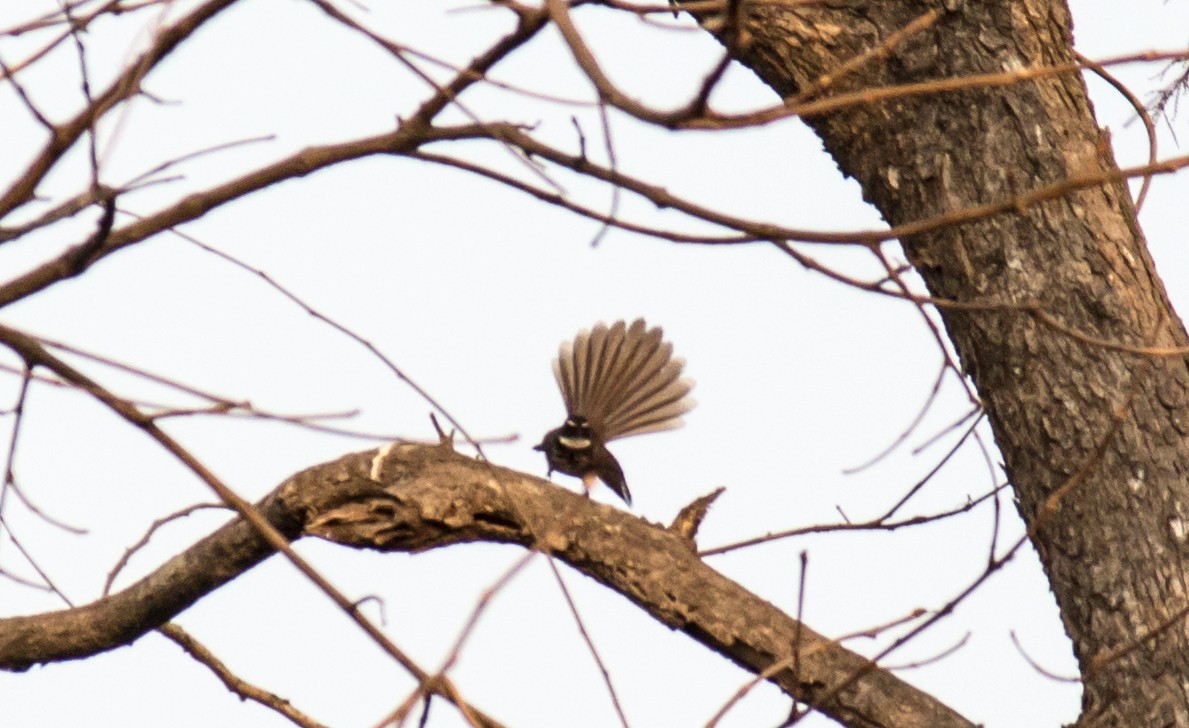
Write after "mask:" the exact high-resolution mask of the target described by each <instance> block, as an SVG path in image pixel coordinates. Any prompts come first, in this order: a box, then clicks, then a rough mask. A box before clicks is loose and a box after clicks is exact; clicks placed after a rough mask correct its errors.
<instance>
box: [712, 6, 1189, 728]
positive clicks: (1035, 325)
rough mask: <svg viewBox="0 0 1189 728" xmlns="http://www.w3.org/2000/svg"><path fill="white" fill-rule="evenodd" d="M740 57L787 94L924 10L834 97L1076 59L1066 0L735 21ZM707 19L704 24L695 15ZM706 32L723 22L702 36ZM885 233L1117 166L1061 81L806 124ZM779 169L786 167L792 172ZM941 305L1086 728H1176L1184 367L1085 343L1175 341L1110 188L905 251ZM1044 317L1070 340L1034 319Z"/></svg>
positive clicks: (1187, 677)
mask: <svg viewBox="0 0 1189 728" xmlns="http://www.w3.org/2000/svg"><path fill="white" fill-rule="evenodd" d="M743 8H744V9H743V21H744V22H743V25H742V27H743V28H744V29H745V31H746V32H745V33H744V34H743V35H742V36H740V38H741V41H742V42H739V43H736V44H735V47H736V48H737V57H738V58H739V59H740V60H742V61H743V62H745V63H746V64H748V65H749V66H750V67H752V68H753V69H754V70H755V71H756V72H757V73H758V74H759V75H760V77H761V78H763V79H764V80H765V82H766V83H768V84H769V85H770V86H771V87H772V88H774V89H775V90H776V91H777V92H778V93H780V94H781V95H782V96H785V97H788V96H791V95H793V94H795V93H796V92H797V91H798V90H799V89H804V88H809V87H810V85H811V84H812V83H813V82H814V81H815V80H817V79H818V78H819V77H821V76H822V75H823V74H825V73H828V72H831V71H834V70H836V69H838V68H839V67H840V66H841V65H842V64H843V63H844V62H846V61H847V60H849V59H852V58H857V57H859V56H862V55H863V54H864V53H865V52H868V51H870V50H872V49H874V48H877V47H879V45H880V44H881V42H882V41H883V40H884V39H886V38H887V37H888V36H889V35H890V34H891V33H893V32H895V31H897V30H898V29H900V28H903V27H904V26H906V25H908V24H909V23H910V22H911V21H913V20H914V19H916V18H918V17H920V16H922V15H924V14H925V13H927V12H929V11H935V12H938V13H939V19H938V20H937V22H936V23H934V24H933V25H932V27H930V28H929V29H928V30H926V31H925V32H923V33H919V34H917V35H915V36H913V37H912V38H910V39H909V40H907V41H905V42H904V43H902V44H901V45H899V46H897V48H896V49H895V50H894V51H893V53H892V54H891V56H890V57H889V58H887V59H886V60H879V61H877V62H873V63H867V64H865V65H864V66H863V67H862V70H861V71H859V72H858V73H855V74H852V75H848V76H846V77H845V79H844V81H843V82H841V83H840V84H837V85H836V86H834V87H832V89H831V93H833V92H835V91H843V90H845V91H854V90H858V89H862V88H876V87H884V86H888V85H892V84H903V83H910V82H920V81H927V80H931V79H943V78H961V77H967V76H970V75H972V74H981V73H1001V72H1004V71H1010V70H1014V69H1019V68H1025V67H1035V66H1054V65H1061V64H1068V63H1072V62H1073V60H1074V58H1073V53H1072V48H1071V43H1072V30H1071V26H1070V18H1069V15H1068V11H1067V9H1066V7H1065V5H1064V3H1063V2H1056V1H1049V0H1023V1H1022V2H1011V3H1000V2H992V3H976V2H961V0H952V1H948V0H947V1H946V2H944V3H942V2H922V1H920V0H916V1H910V2H894V3H884V2H870V1H869V0H854V1H846V0H843V1H839V2H826V3H808V4H805V5H803V6H793V5H790V4H781V3H762V4H755V5H752V4H745V5H744V6H743ZM703 20H704V21H706V20H708V19H707V18H703ZM706 24H707V27H715V28H717V27H720V25H719V24H718V23H715V22H707V23H706ZM807 121H808V122H809V123H810V124H811V125H812V126H813V128H814V129H815V130H816V131H817V132H818V133H819V134H820V135H821V137H822V139H823V141H824V143H825V145H826V148H827V149H828V151H829V152H830V153H831V154H832V155H833V156H834V157H835V159H836V160H837V161H838V164H839V166H840V167H841V168H842V170H843V171H844V172H845V173H846V174H848V175H850V176H852V177H854V178H855V179H856V180H858V182H859V183H860V184H861V186H862V189H863V191H864V194H865V196H866V197H867V199H868V200H869V201H870V202H872V203H873V204H874V205H875V206H876V207H878V209H879V210H880V211H881V212H882V213H883V215H884V217H885V218H886V219H887V221H888V222H889V223H891V224H893V225H899V224H903V223H907V222H912V221H918V220H925V219H928V218H931V217H934V216H937V215H941V214H943V213H947V212H952V211H955V210H960V209H962V208H966V207H969V206H972V205H977V204H980V203H990V202H1000V201H1003V200H1005V199H1010V198H1012V197H1013V196H1014V195H1017V194H1020V193H1022V192H1025V191H1027V190H1030V189H1034V188H1037V187H1040V186H1043V185H1047V184H1053V183H1056V182H1059V181H1061V180H1065V179H1067V178H1069V177H1071V176H1074V175H1078V174H1085V173H1088V172H1093V171H1097V170H1109V169H1113V168H1114V161H1113V159H1112V158H1111V157H1110V154H1109V147H1108V144H1107V143H1106V140H1105V138H1104V135H1103V134H1102V133H1101V132H1100V130H1099V129H1098V127H1097V125H1096V124H1095V122H1094V118H1093V112H1092V109H1091V105H1090V102H1089V100H1088V99H1087V97H1086V89H1085V86H1084V84H1083V81H1082V78H1081V76H1080V75H1078V74H1074V73H1068V74H1064V75H1059V76H1053V77H1048V78H1045V79H1042V80H1034V81H1030V82H1027V83H1021V84H1018V85H1013V86H1008V87H1000V88H983V89H979V90H966V91H958V92H948V93H933V94H925V95H918V96H912V97H907V98H900V99H896V100H891V101H885V102H881V103H875V104H870V105H865V106H862V107H851V108H848V109H846V110H844V111H841V112H837V113H833V114H830V115H828V116H821V117H816V118H811V119H808V120H807ZM791 163H794V161H793V160H790V164H791ZM902 244H903V246H904V249H905V251H906V252H907V255H908V256H909V259H910V261H911V262H912V263H913V265H914V266H915V267H916V269H917V271H919V273H920V274H921V276H923V278H924V280H925V282H926V284H927V285H928V287H929V290H930V291H931V293H932V294H933V295H934V296H936V297H939V298H944V299H949V300H952V301H956V302H961V303H965V304H971V303H973V304H979V303H983V304H989V305H988V306H987V307H986V308H982V309H979V308H977V307H976V308H966V309H963V308H942V309H941V314H942V317H943V319H944V321H945V325H946V327H947V329H948V332H949V334H950V337H951V339H952V341H953V343H954V346H955V347H956V349H957V351H958V352H959V355H960V357H961V361H962V364H963V366H964V367H965V368H966V370H967V371H968V372H969V374H970V376H971V377H972V379H973V381H974V383H975V384H976V386H977V388H978V391H979V393H980V396H981V398H982V401H983V404H984V407H985V408H986V411H987V413H988V414H989V417H990V422H991V425H992V427H993V429H994V433H995V437H996V439H997V442H998V444H999V447H1000V450H1001V452H1002V454H1003V458H1004V461H1005V463H1006V466H1007V472H1008V475H1009V478H1010V480H1011V483H1012V485H1013V487H1014V488H1015V493H1016V497H1017V501H1018V505H1019V510H1020V513H1021V514H1022V516H1023V517H1024V519H1025V521H1026V522H1027V523H1028V525H1029V527H1030V528H1031V529H1032V532H1033V541H1034V544H1035V546H1036V548H1037V550H1038V552H1039V553H1040V555H1041V559H1042V562H1043V563H1044V567H1045V569H1046V570H1047V572H1048V576H1049V578H1050V580H1051V583H1052V589H1053V592H1054V594H1055V595H1056V597H1057V602H1058V604H1059V606H1060V609H1061V614H1062V618H1063V620H1064V623H1065V628H1066V630H1067V632H1068V633H1069V636H1070V637H1071V639H1072V641H1073V646H1074V650H1075V652H1076V655H1077V658H1078V660H1079V662H1080V666H1081V671H1082V677H1083V680H1084V687H1085V692H1084V698H1083V713H1082V716H1081V718H1080V720H1079V724H1081V725H1089V724H1093V725H1096V726H1112V725H1113V726H1141V725H1142V726H1165V725H1189V702H1187V699H1186V689H1185V687H1184V686H1185V685H1187V684H1189V639H1187V637H1186V626H1185V620H1184V618H1183V617H1184V611H1185V608H1186V592H1187V589H1186V583H1185V578H1184V575H1183V571H1182V567H1181V560H1182V558H1183V554H1184V550H1185V543H1186V535H1187V533H1189V528H1186V518H1187V515H1189V488H1187V486H1186V467H1187V465H1186V463H1189V445H1187V443H1186V435H1187V434H1189V413H1187V412H1186V395H1185V392H1186V388H1187V386H1189V371H1187V368H1186V361H1185V359H1184V358H1182V357H1165V358H1159V357H1151V356H1143V355H1139V354H1135V353H1129V352H1127V351H1124V350H1120V349H1119V348H1111V347H1106V346H1102V345H1096V344H1094V343H1088V339H1087V338H1086V337H1092V338H1096V339H1101V340H1107V341H1112V342H1119V343H1122V344H1127V345H1132V346H1165V347H1183V346H1185V345H1186V344H1187V343H1189V341H1187V339H1186V335H1185V331H1184V328H1183V327H1182V325H1181V323H1180V320H1179V319H1178V318H1177V317H1176V315H1175V313H1174V312H1173V311H1172V309H1171V307H1170V305H1169V302H1168V300H1167V297H1166V295H1165V291H1164V288H1163V286H1162V284H1161V282H1160V280H1159V278H1158V277H1157V274H1156V272H1155V270H1154V268H1153V265H1152V261H1151V259H1150V258H1149V255H1148V252H1147V249H1146V247H1145V241H1144V238H1143V235H1142V233H1141V232H1140V230H1139V228H1138V227H1137V225H1136V223H1135V217H1134V210H1133V206H1132V202H1131V198H1130V196H1129V194H1128V191H1127V189H1126V187H1125V185H1124V184H1122V183H1111V184H1105V185H1102V186H1100V187H1096V188H1090V189H1085V190H1082V191H1078V192H1073V193H1071V194H1069V195H1067V196H1065V197H1063V198H1061V199H1057V200H1053V201H1050V202H1046V203H1043V204H1040V205H1036V206H1033V207H1030V208H1027V209H1020V210H1017V211H1014V212H1011V213H1007V214H1001V215H998V216H995V217H993V218H990V219H985V220H981V221H978V222H973V223H968V224H963V225H956V226H952V227H949V228H946V229H943V230H940V231H937V232H932V233H928V234H922V235H917V236H914V237H910V238H908V239H905V240H903V241H902ZM1033 304H1039V305H1040V306H1041V307H1043V309H1044V311H1045V312H1046V313H1047V314H1048V315H1049V316H1051V317H1052V319H1053V320H1055V321H1058V322H1060V324H1062V325H1064V326H1066V327H1069V328H1070V329H1073V330H1076V331H1078V332H1081V333H1082V334H1084V335H1085V337H1082V338H1081V339H1079V338H1078V337H1075V336H1071V335H1069V334H1068V333H1063V332H1061V331H1058V330H1056V329H1055V328H1053V327H1052V326H1047V325H1045V324H1044V323H1043V322H1042V321H1041V320H1040V318H1039V317H1037V316H1035V315H1034V314H1032V313H1029V307H1030V306H1031V305H1033Z"/></svg>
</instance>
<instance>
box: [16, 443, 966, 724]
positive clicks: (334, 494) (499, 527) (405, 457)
mask: <svg viewBox="0 0 1189 728" xmlns="http://www.w3.org/2000/svg"><path fill="white" fill-rule="evenodd" d="M377 453H379V454H377ZM373 476H374V477H375V478H376V479H375V480H373V479H372V477H373ZM260 510H261V512H262V513H263V514H265V515H266V517H267V518H268V519H269V521H270V522H271V523H273V524H274V525H276V526H277V528H278V529H279V530H281V531H282V532H283V533H285V534H286V535H287V536H288V537H291V538H296V537H297V536H299V535H310V536H315V537H319V538H323V539H326V540H329V541H332V542H335V543H339V544H342V545H346V546H351V547H355V548H370V549H376V550H381V551H406V552H408V551H412V552H416V551H424V550H427V549H432V548H439V547H442V546H449V545H452V544H457V543H463V542H470V541H492V542H501V543H515V544H520V545H522V546H526V547H530V548H537V549H540V550H542V551H547V552H548V553H550V554H551V555H552V556H553V557H554V558H557V559H559V560H560V561H563V562H565V563H566V564H568V565H569V566H571V567H573V568H574V569H577V570H578V571H581V572H582V573H584V574H586V575H588V576H590V577H592V578H594V579H596V580H597V581H599V582H600V583H602V584H604V585H606V586H608V587H610V588H612V589H614V590H616V591H618V592H619V593H620V594H622V595H623V596H625V597H626V598H628V599H629V600H631V601H632V602H633V603H635V604H636V605H638V606H639V607H641V608H642V609H643V610H645V611H646V612H647V613H648V614H650V615H652V616H653V618H655V619H656V620H658V621H659V622H661V623H662V624H665V625H666V626H668V627H670V628H672V629H678V630H681V631H683V632H685V633H686V634H687V635H689V636H690V637H693V638H694V639H696V640H698V641H699V642H701V643H702V644H704V645H706V646H707V647H709V648H710V649H712V650H714V651H716V652H718V653H719V654H721V655H723V656H725V657H727V658H728V659H730V660H732V661H733V662H735V663H736V664H738V665H740V666H741V667H743V668H744V669H746V670H749V671H750V672H752V673H754V674H765V673H766V674H768V675H770V677H769V678H768V679H770V680H771V681H772V682H773V683H774V684H776V685H777V686H779V687H780V689H782V690H783V691H784V692H786V693H787V694H789V695H790V696H792V697H793V698H795V699H796V700H798V701H801V702H804V703H806V704H809V705H811V706H812V707H813V708H814V709H816V710H819V711H821V712H822V713H824V714H826V715H829V716H831V717H833V718H834V719H836V720H838V721H839V722H841V723H842V724H844V725H847V726H862V727H864V728H870V727H871V726H878V725H884V726H887V725H899V726H913V725H921V726H924V725H928V726H940V727H947V726H955V727H957V726H961V727H962V728H972V724H971V723H970V722H969V721H967V720H965V719H964V718H962V717H961V716H960V715H958V714H957V713H955V712H954V711H952V710H951V709H949V708H948V707H946V706H945V705H943V704H941V703H940V702H938V701H937V700H936V699H934V698H933V697H931V696H929V695H927V694H926V693H923V692H921V691H919V690H917V689H915V688H913V687H912V686H910V685H908V684H907V683H904V682H903V681H901V680H900V679H899V678H897V677H896V676H894V675H893V674H892V673H891V672H889V671H886V670H883V669H880V668H879V667H877V666H876V665H874V664H872V663H871V662H870V661H868V660H867V659H866V658H864V657H863V656H861V655H858V654H856V653H854V652H851V651H849V650H846V649H844V648H843V647H842V646H841V645H839V644H838V643H837V642H836V641H834V640H830V639H827V638H825V637H823V636H821V635H819V634H817V633H815V632H813V631H812V630H810V629H809V628H807V627H805V626H804V625H801V624H800V623H798V622H797V621H796V620H794V619H793V618H791V617H789V616H788V615H787V614H785V613H783V612H781V611H780V610H779V609H777V608H776V607H775V606H773V605H772V604H769V603H768V602H766V601H764V600H762V599H760V598H759V597H757V596H755V595H754V594H752V593H750V592H748V591H747V590H746V589H744V588H743V587H742V586H740V585H739V584H736V583H735V582H733V581H731V580H730V579H727V578H726V577H724V576H723V575H721V574H719V573H718V572H716V571H714V570H713V569H712V568H710V567H709V566H707V565H706V564H705V563H704V562H703V561H702V560H701V559H700V558H699V557H698V556H697V554H696V553H695V552H694V550H693V549H692V548H691V545H690V542H689V541H688V540H687V539H686V538H685V537H684V536H683V535H682V534H680V533H677V532H674V531H670V530H667V529H663V528H660V527H658V526H655V525H652V524H650V523H648V522H647V521H644V520H643V519H640V518H637V517H635V516H633V515H631V514H630V513H625V512H623V511H620V510H617V509H615V508H612V507H610V506H606V505H602V504H599V503H595V502H593V501H590V500H588V499H585V498H582V497H581V496H578V495H576V494H574V493H571V492H569V491H566V490H564V489H562V488H559V487H556V486H554V485H552V484H550V483H548V482H546V481H543V480H540V479H538V478H534V477H531V476H527V475H523V474H520V473H517V472H514V471H510V470H505V469H502V468H498V467H494V466H492V465H490V464H487V463H482V462H479V461H476V460H473V459H471V458H468V457H465V456H463V455H460V454H458V453H456V452H454V451H453V450H452V449H451V448H450V447H449V446H448V445H437V446H430V445H413V444H401V445H392V446H388V447H386V448H384V449H382V450H379V451H377V450H371V451H366V452H362V453H355V454H351V455H347V456H344V457H343V458H340V459H339V460H336V461H333V462H329V463H325V464H322V465H318V466H315V467H313V468H310V469H308V470H306V471H303V472H301V473H298V474H297V475H294V476H293V477H292V478H290V479H289V480H287V481H286V482H285V483H283V484H282V485H281V486H280V487H279V488H277V490H276V491H274V492H273V494H272V495H270V496H269V497H268V498H266V499H265V500H264V501H263V502H262V503H261V505H260ZM533 534H537V537H536V538H534V536H533ZM269 552H270V549H269V547H268V546H267V545H266V544H265V543H264V542H263V540H262V539H261V538H260V536H259V535H257V533H256V532H255V531H254V529H252V527H251V526H249V525H248V524H247V523H245V522H244V521H243V520H241V519H236V520H235V521H233V522H231V523H230V524H228V525H226V526H224V527H222V528H220V529H219V530H218V531H216V532H215V533H213V534H211V535H210V536H208V537H207V538H205V539H203V540H202V541H200V542H199V543H198V544H196V545H195V546H193V547H191V548H190V549H188V550H187V551H186V552H184V553H182V554H180V555H179V556H176V557H175V558H173V559H171V560H170V561H168V562H166V563H165V564H164V565H163V566H162V567H161V568H159V569H158V570H156V571H155V572H154V573H153V574H151V575H149V576H147V577H145V578H144V579H142V580H141V581H140V582H138V583H136V584H134V585H132V586H130V587H129V588H127V589H125V590H124V591H122V592H119V593H117V594H114V595H112V596H110V597H107V598H104V599H101V600H99V601H97V602H94V603H93V604H90V605H87V606H85V607H80V608H77V609H71V610H64V611H59V612H51V613H47V614H42V615H36V616H27V617H16V618H10V619H0V668H4V669H9V670H19V669H23V668H26V667H28V666H30V665H32V664H35V663H39V662H47V661H54V660H64V659H73V658H79V657H84V656H86V655H89V654H94V653H95V652H99V651H103V650H108V649H113V648H115V647H118V646H120V645H124V644H127V643H129V642H131V641H133V640H135V639H136V638H137V637H139V636H140V635H141V634H144V633H145V632H147V631H149V630H151V629H153V628H155V627H158V626H160V625H161V624H164V623H165V622H166V621H168V620H169V619H171V618H173V617H174V616H175V615H177V614H178V613H179V612H181V611H182V610H183V609H185V608H186V607H188V606H190V605H191V604H193V603H194V602H195V601H197V600H198V599H199V598H201V597H202V596H203V595H205V594H207V593H209V592H211V591H213V590H214V589H215V588H217V587H218V586H220V585H222V584H225V583H227V582H228V581H230V580H231V579H233V578H235V576H237V575H238V574H240V573H243V572H244V571H246V570H247V569H249V568H251V567H252V566H254V565H255V564H257V563H259V562H260V561H261V560H263V559H264V558H265V557H266V556H267V555H268V554H269ZM794 646H796V649H797V650H798V653H797V654H796V655H795V656H794V649H795V647H794ZM794 664H795V665H796V666H797V667H796V671H795V672H794V670H793V669H792V667H783V668H782V667H781V665H786V666H792V665H794ZM766 671H767V672H766Z"/></svg>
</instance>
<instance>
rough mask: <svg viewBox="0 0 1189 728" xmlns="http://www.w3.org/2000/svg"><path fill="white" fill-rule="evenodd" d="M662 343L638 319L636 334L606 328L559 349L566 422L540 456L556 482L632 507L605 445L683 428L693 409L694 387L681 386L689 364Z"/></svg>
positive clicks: (556, 371)
mask: <svg viewBox="0 0 1189 728" xmlns="http://www.w3.org/2000/svg"><path fill="white" fill-rule="evenodd" d="M662 335H663V332H662V331H661V328H660V327H659V326H658V327H655V328H652V329H646V328H645V323H644V319H636V320H635V321H633V322H632V325H631V326H628V325H627V324H626V323H624V322H623V321H616V322H615V323H614V324H612V325H611V326H610V327H608V326H607V325H606V324H603V323H600V324H598V325H596V326H595V327H594V329H593V330H592V331H582V332H580V333H579V334H578V337H577V338H576V339H574V341H573V343H570V342H566V343H564V344H562V345H561V350H560V351H559V352H558V354H557V358H556V359H554V360H553V376H554V377H555V378H556V379H557V386H558V387H559V388H560V389H561V396H562V399H563V400H565V404H566V421H565V424H563V425H562V426H561V427H559V428H557V429H556V430H553V431H551V432H549V433H548V434H547V435H545V439H543V440H542V441H541V444H540V445H537V446H536V448H535V449H536V450H541V451H543V452H544V453H545V459H546V460H548V462H549V474H550V475H552V474H553V471H554V470H559V471H561V472H563V473H566V474H567V475H576V476H578V477H579V478H582V484H583V486H585V488H586V493H587V495H590V491H591V489H592V488H594V485H595V480H596V479H598V480H602V481H603V482H604V483H606V484H607V485H608V486H609V487H610V488H611V490H613V491H615V494H616V495H618V496H619V497H620V498H623V500H624V502H625V503H627V504H628V505H629V506H630V505H631V504H632V494H631V493H630V492H628V484H627V482H626V481H625V480H624V477H623V469H622V468H620V467H619V462H618V461H617V460H616V459H615V456H614V455H612V454H611V452H610V451H609V450H607V443H608V442H611V441H612V440H617V439H619V438H621V437H628V436H629V435H642V434H644V433H647V432H658V431H660V430H671V429H673V428H675V427H680V426H681V424H682V422H681V415H683V414H685V413H686V412H688V411H689V410H690V409H692V408H693V406H694V402H693V400H692V399H690V398H689V397H687V396H686V395H688V394H689V390H690V389H691V388H692V387H693V386H694V383H693V382H692V381H690V380H689V379H682V378H681V369H682V367H683V366H685V362H684V361H683V360H681V359H674V358H673V345H672V344H670V343H662V342H661V336H662Z"/></svg>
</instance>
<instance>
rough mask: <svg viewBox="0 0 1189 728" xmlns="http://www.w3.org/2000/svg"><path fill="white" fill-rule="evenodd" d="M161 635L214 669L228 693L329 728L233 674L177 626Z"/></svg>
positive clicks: (313, 727) (309, 727) (314, 727)
mask: <svg viewBox="0 0 1189 728" xmlns="http://www.w3.org/2000/svg"><path fill="white" fill-rule="evenodd" d="M157 631H158V632H160V633H161V634H163V635H165V636H166V637H168V638H169V639H170V640H172V641H173V642H174V644H176V645H177V646H178V647H181V648H182V649H183V650H185V651H186V653H187V654H189V655H190V656H191V657H193V658H194V659H195V660H197V661H199V662H201V663H202V664H204V665H206V666H207V667H208V668H210V671H211V672H213V673H215V677H217V678H219V681H220V682H222V683H223V684H224V685H225V686H227V689H228V690H230V691H231V692H233V693H235V694H236V695H238V696H239V697H240V699H241V700H251V701H252V702H254V703H259V704H260V705H263V706H264V707H266V708H270V709H272V710H275V711H276V712H278V713H280V714H281V715H283V716H285V717H286V718H288V719H289V720H290V721H291V722H293V723H295V724H296V725H299V726H302V727H303V728H326V727H325V726H324V725H322V724H321V723H319V722H318V721H316V720H314V719H313V718H311V717H309V716H308V715H306V714H305V713H303V712H301V711H300V710H298V709H297V708H294V707H293V706H292V705H290V704H289V701H288V700H285V699H284V698H282V697H281V696H279V695H277V694H276V693H270V692H269V691H267V690H264V689H263V688H260V687H257V686H255V685H253V684H252V683H250V682H248V681H247V680H244V679H243V678H241V677H240V676H238V675H236V674H235V673H233V672H232V671H231V670H230V668H228V667H227V665H225V664H223V661H222V660H220V659H219V658H218V657H216V656H215V653H213V652H211V651H210V650H208V649H207V648H206V646H204V645H203V644H202V643H201V642H199V641H198V640H196V639H194V637H192V636H191V635H190V633H189V632H187V631H186V630H184V629H182V628H181V627H179V626H178V625H176V624H163V625H161V626H160V627H158V628H157Z"/></svg>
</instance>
